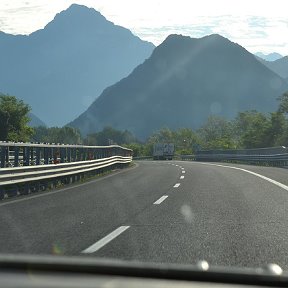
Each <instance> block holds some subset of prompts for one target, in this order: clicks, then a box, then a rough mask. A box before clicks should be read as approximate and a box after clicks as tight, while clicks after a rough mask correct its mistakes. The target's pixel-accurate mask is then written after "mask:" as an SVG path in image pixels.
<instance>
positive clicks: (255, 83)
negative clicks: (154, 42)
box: [69, 35, 288, 139]
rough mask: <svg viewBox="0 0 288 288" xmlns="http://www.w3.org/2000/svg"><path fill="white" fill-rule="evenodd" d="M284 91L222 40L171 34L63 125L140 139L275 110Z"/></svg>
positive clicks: (246, 56)
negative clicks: (161, 131)
mask: <svg viewBox="0 0 288 288" xmlns="http://www.w3.org/2000/svg"><path fill="white" fill-rule="evenodd" d="M287 90H288V84H287V83H286V82H285V81H284V80H283V79H282V78H281V77H280V76H279V75H277V74H276V73H274V72H273V71H271V70H270V69H268V68H267V67H266V66H264V65H263V64H261V63H260V62H259V61H258V60H257V59H256V58H255V56H254V55H253V54H251V53H249V52H248V51H247V50H245V49H244V48H243V47H241V46H239V45H238V44H235V43H232V42H231V41H229V40H228V39H226V38H224V37H222V36H219V35H211V36H206V37H203V38H200V39H193V38H190V37H184V36H180V35H171V36H169V37H168V38H167V39H166V40H165V41H164V42H163V43H162V44H161V45H160V46H158V47H157V48H155V50H154V51H153V53H152V55H151V57H150V58H149V59H147V60H146V61H145V62H144V63H143V64H142V65H139V66H138V67H137V68H136V69H135V70H134V71H133V72H132V73H131V74H130V75H129V76H128V77H127V78H125V79H122V80H121V81H120V82H118V83H116V84H115V85H113V86H110V87H108V88H107V89H105V90H104V91H103V93H102V94H101V95H100V97H99V98H98V99H96V100H95V102H94V103H93V104H92V105H91V106H90V107H89V108H88V109H87V111H85V112H84V113H83V114H82V115H81V116H80V117H78V118H77V119H76V120H75V121H73V122H72V123H70V124H69V125H71V126H74V127H78V128H79V129H80V130H81V131H82V133H84V134H86V133H90V132H95V131H99V130H101V129H102V128H103V127H105V126H113V127H114V128H116V129H128V130H129V131H131V132H133V133H134V134H135V135H136V136H137V137H139V138H140V139H145V138H146V137H147V136H148V135H149V134H150V133H152V132H154V131H155V130H157V129H159V128H162V127H169V128H171V129H177V128H179V127H191V128H198V127H199V126H200V125H202V124H203V123H204V122H205V121H206V120H207V117H208V116H209V115H212V114H216V115H222V116H224V117H227V118H232V117H235V115H236V114H237V113H238V112H239V111H245V110H251V109H257V110H258V111H261V112H271V111H275V110H276V108H277V104H278V103H277V101H276V98H277V97H278V96H280V95H282V93H283V92H284V91H287ZM112 103H113V104H112Z"/></svg>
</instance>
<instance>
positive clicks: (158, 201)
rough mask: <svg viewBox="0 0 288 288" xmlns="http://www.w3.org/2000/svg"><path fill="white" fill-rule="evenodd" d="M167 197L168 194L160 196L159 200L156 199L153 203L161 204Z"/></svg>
mask: <svg viewBox="0 0 288 288" xmlns="http://www.w3.org/2000/svg"><path fill="white" fill-rule="evenodd" d="M166 198H168V196H167V195H164V196H162V197H161V198H159V199H158V200H157V201H155V202H154V203H153V204H155V205H159V204H161V203H162V202H163V201H164V200H165V199H166Z"/></svg>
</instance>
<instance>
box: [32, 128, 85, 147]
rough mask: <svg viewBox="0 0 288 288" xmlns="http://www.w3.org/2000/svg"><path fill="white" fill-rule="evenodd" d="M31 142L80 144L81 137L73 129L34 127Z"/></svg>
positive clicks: (76, 130)
mask: <svg viewBox="0 0 288 288" xmlns="http://www.w3.org/2000/svg"><path fill="white" fill-rule="evenodd" d="M33 141H35V142H44V143H61V144H81V142H82V141H81V135H80V132H79V130H78V129H76V128H73V127H67V126H65V127H62V128H59V127H51V128H47V127H43V126H40V127H36V128H35V134H34V136H33Z"/></svg>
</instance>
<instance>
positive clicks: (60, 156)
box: [0, 142, 133, 168]
mask: <svg viewBox="0 0 288 288" xmlns="http://www.w3.org/2000/svg"><path fill="white" fill-rule="evenodd" d="M132 152H133V151H132V150H131V149H128V148H124V147H121V146H118V145H111V146H84V145H63V144H47V143H14V142H0V168H5V167H19V166H32V165H33V166H34V165H48V164H58V163H67V162H78V161H86V160H94V159H102V158H106V157H111V156H116V155H118V156H132Z"/></svg>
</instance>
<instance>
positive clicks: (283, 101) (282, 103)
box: [277, 91, 288, 113]
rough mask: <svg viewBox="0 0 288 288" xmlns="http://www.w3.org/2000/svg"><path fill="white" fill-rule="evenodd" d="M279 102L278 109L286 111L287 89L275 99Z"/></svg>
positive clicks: (287, 107)
mask: <svg viewBox="0 0 288 288" xmlns="http://www.w3.org/2000/svg"><path fill="white" fill-rule="evenodd" d="M277 100H278V101H279V102H280V103H279V108H278V111H279V112H281V113H288V91H287V92H285V93H284V94H283V95H281V96H280V97H278V99H277Z"/></svg>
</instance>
